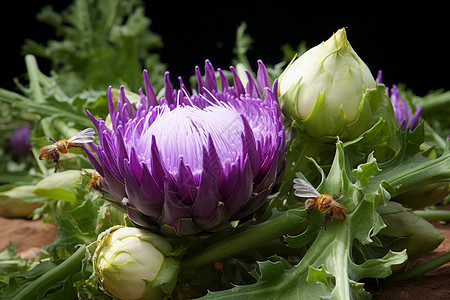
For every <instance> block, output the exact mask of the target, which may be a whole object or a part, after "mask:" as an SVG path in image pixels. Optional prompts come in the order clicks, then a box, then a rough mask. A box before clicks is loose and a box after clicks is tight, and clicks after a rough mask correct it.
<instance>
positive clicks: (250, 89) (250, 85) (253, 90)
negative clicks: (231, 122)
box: [245, 70, 260, 99]
mask: <svg viewBox="0 0 450 300" xmlns="http://www.w3.org/2000/svg"><path fill="white" fill-rule="evenodd" d="M245 74H246V75H247V79H248V82H247V88H246V91H247V93H248V94H249V95H250V97H252V98H255V99H256V98H260V95H259V92H258V88H257V87H256V83H255V80H254V79H253V76H252V75H251V74H250V72H249V71H247V70H245Z"/></svg>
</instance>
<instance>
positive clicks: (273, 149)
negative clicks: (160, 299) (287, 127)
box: [84, 60, 286, 235]
mask: <svg viewBox="0 0 450 300" xmlns="http://www.w3.org/2000/svg"><path fill="white" fill-rule="evenodd" d="M258 66H259V68H258V71H257V78H256V81H255V80H254V79H253V77H252V76H251V75H250V73H249V72H246V74H247V77H248V78H247V79H248V82H247V85H246V87H244V85H243V84H242V81H241V79H240V78H239V76H238V75H237V72H236V70H235V69H234V68H233V67H230V69H231V73H232V75H233V81H234V86H230V84H229V82H228V80H227V78H226V77H225V75H224V73H223V72H222V71H221V70H220V69H218V74H219V76H220V82H221V88H220V89H219V87H218V86H217V82H216V77H215V72H214V69H213V66H212V64H211V63H210V62H209V61H208V60H207V61H206V63H205V75H204V79H203V78H202V75H201V73H200V69H199V68H198V67H196V69H195V73H196V75H197V79H198V91H195V90H194V91H193V92H192V94H190V93H189V92H188V90H187V88H186V86H185V85H184V83H183V81H182V79H181V78H179V82H180V90H175V89H173V88H172V85H171V83H170V78H169V73H168V72H167V73H166V74H165V90H164V91H165V92H164V97H162V98H161V99H160V101H158V100H157V98H156V96H155V92H154V91H153V88H152V86H151V84H150V81H149V78H148V76H147V72H146V71H144V81H145V92H146V95H144V93H143V91H142V89H141V90H140V96H141V100H140V103H139V104H138V106H137V109H135V107H134V106H133V105H132V104H131V103H130V101H129V100H128V99H127V96H126V94H125V90H124V88H123V87H122V88H121V93H120V100H119V101H118V102H117V110H116V109H115V107H114V103H113V100H112V96H111V88H110V90H109V96H108V101H109V112H110V116H111V123H112V130H110V129H108V128H107V127H106V126H105V121H104V120H103V119H101V118H100V119H98V120H97V119H96V118H94V117H93V116H92V115H91V114H89V112H88V114H89V115H90V117H91V119H92V121H93V123H94V124H95V126H96V128H97V130H98V133H99V140H100V145H99V146H97V145H95V144H92V143H91V144H90V147H91V149H92V151H91V150H89V149H88V148H87V147H84V149H85V152H86V153H87V155H88V157H89V159H90V160H91V162H92V164H93V166H94V167H95V169H96V170H97V171H98V172H99V174H100V175H101V176H102V177H103V183H104V186H105V190H107V191H108V192H109V193H110V194H111V200H112V201H114V202H116V203H118V204H120V205H123V206H125V207H126V209H127V213H128V215H129V217H130V219H131V220H132V221H133V222H134V223H135V224H138V225H139V226H143V227H146V228H149V229H152V230H153V229H157V230H161V231H162V232H163V233H165V234H170V233H172V234H182V235H187V234H194V233H198V232H213V231H220V230H224V229H227V228H230V227H232V226H233V225H235V222H233V221H236V220H243V219H245V220H248V218H250V217H251V216H252V214H253V213H254V212H255V211H256V210H257V209H258V208H259V207H261V206H262V205H263V203H264V201H265V199H266V198H267V196H268V195H269V193H270V191H271V188H272V187H273V185H274V183H275V182H276V179H277V178H278V177H279V175H280V174H281V172H282V170H283V167H284V165H285V155H286V139H285V132H284V125H283V119H282V116H281V112H280V107H279V105H278V99H277V95H276V91H277V81H275V82H274V85H273V87H271V86H270V81H269V77H268V73H267V70H266V68H265V66H264V64H263V63H262V62H261V61H259V62H258ZM274 91H275V92H274Z"/></svg>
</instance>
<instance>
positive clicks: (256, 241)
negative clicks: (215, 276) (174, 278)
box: [180, 209, 306, 269]
mask: <svg viewBox="0 0 450 300" xmlns="http://www.w3.org/2000/svg"><path fill="white" fill-rule="evenodd" d="M305 216H306V213H305V211H304V210H295V209H291V210H289V211H285V212H282V213H281V214H280V215H279V216H277V217H274V218H273V219H270V220H268V221H266V222H264V223H261V224H259V225H256V226H254V227H250V228H249V229H248V230H247V231H244V232H242V233H240V234H237V235H234V236H232V237H230V238H228V239H226V240H223V241H221V242H219V243H217V244H215V245H212V246H211V247H209V248H207V249H206V250H205V251H203V252H201V253H199V254H198V255H195V256H191V257H187V258H184V259H183V260H182V261H181V263H180V264H181V268H182V269H190V268H195V267H199V266H201V265H204V264H207V263H211V262H215V261H219V260H222V259H224V258H227V257H230V256H232V255H235V254H237V253H240V252H243V251H245V250H248V249H252V248H254V247H256V246H258V245H261V244H263V243H267V242H270V241H272V240H274V239H277V238H281V237H282V236H283V235H285V234H299V233H300V232H302V231H304V230H305V228H306V225H305V224H300V221H301V220H303V219H304V218H305Z"/></svg>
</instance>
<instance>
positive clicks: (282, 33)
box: [0, 0, 450, 95]
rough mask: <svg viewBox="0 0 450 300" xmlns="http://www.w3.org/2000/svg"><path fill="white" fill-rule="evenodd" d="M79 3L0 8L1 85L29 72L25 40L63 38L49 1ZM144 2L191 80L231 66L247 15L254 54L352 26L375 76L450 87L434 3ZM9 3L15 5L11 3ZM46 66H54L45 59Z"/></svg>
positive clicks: (176, 64) (276, 52) (417, 88)
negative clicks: (202, 70)
mask: <svg viewBox="0 0 450 300" xmlns="http://www.w3.org/2000/svg"><path fill="white" fill-rule="evenodd" d="M71 2H72V1H33V2H26V4H25V2H24V1H15V2H13V3H11V2H9V1H8V2H3V3H2V8H1V18H0V26H1V27H0V28H1V29H0V30H1V36H2V39H1V40H2V42H1V53H2V56H1V57H2V59H1V60H2V63H1V72H0V74H1V79H0V80H1V81H0V87H2V88H7V89H14V82H13V80H12V78H13V77H18V76H20V75H21V74H23V73H25V63H24V60H23V56H22V54H21V46H22V44H23V41H24V40H25V38H31V39H34V40H37V41H40V42H45V41H47V40H48V39H51V38H56V36H55V34H54V31H53V29H52V28H51V27H50V26H48V25H46V24H43V23H40V22H39V21H37V20H36V19H35V16H36V14H37V13H38V12H39V11H40V9H41V8H42V7H43V6H44V5H46V4H52V5H53V6H54V7H55V9H56V10H58V11H61V10H62V9H63V8H65V7H66V6H67V5H68V4H70V3H71ZM311 2H312V1H307V2H306V1H271V2H268V1H244V0H242V1H217V2H215V1H195V2H194V1H193V2H192V3H189V1H183V2H179V3H178V2H174V1H145V3H146V11H147V15H148V16H149V17H150V18H151V19H152V25H151V29H152V31H154V32H156V33H158V34H160V35H161V36H162V39H163V42H164V48H163V49H162V50H161V51H160V54H161V60H162V61H163V62H165V63H167V64H168V68H169V70H170V72H171V77H173V78H176V77H175V76H178V75H181V76H183V77H184V78H187V77H188V76H189V75H191V74H193V71H194V66H195V65H203V64H204V60H205V59H206V58H209V59H210V60H211V61H212V63H213V65H214V67H215V68H218V67H220V68H228V66H229V65H230V62H231V59H232V58H233V57H234V54H233V53H232V49H233V47H234V43H235V34H236V28H237V27H238V26H239V24H240V23H241V21H245V22H246V23H247V25H248V27H247V33H249V34H250V35H251V36H252V38H253V39H254V44H253V49H252V50H251V52H249V53H248V55H249V59H250V61H251V62H252V63H253V64H254V65H256V60H257V59H262V60H263V61H264V62H265V63H266V64H276V63H278V62H279V61H280V60H281V58H282V52H281V50H280V46H281V45H282V44H284V43H289V44H291V45H292V46H294V47H296V46H297V45H298V44H299V43H300V42H301V41H302V40H306V41H307V45H308V46H309V47H312V46H315V45H316V44H318V43H320V42H322V41H323V40H326V39H328V38H329V37H330V36H331V34H332V33H333V32H335V31H336V30H337V29H339V28H341V27H347V35H348V39H349V40H350V43H351V44H352V46H353V48H354V49H355V51H356V52H357V53H358V54H359V56H360V57H361V58H362V59H363V60H364V61H365V62H366V63H367V64H368V65H369V67H370V69H371V70H372V73H373V74H374V76H376V71H377V70H378V69H382V70H383V71H384V76H383V77H384V82H385V83H386V84H387V85H391V84H395V83H399V82H402V83H406V84H407V86H408V87H409V88H411V89H412V90H413V91H414V92H416V93H417V94H419V95H424V94H426V93H427V92H428V91H430V90H433V89H439V88H444V89H447V90H450V80H449V76H448V70H449V69H450V59H449V53H450V51H449V50H450V47H449V46H450V33H449V30H450V20H449V17H448V10H447V9H446V8H444V6H443V5H444V4H445V2H442V4H441V5H442V6H440V5H436V4H433V3H431V1H428V2H424V1H421V2H414V1H396V2H394V1H392V2H391V3H389V2H386V3H384V2H380V1H372V2H370V3H367V2H365V3H364V4H361V3H359V4H352V3H351V2H344V1H342V2H341V1H334V2H326V1H316V2H314V3H311ZM5 3H8V4H5ZM39 65H40V67H41V68H42V69H43V70H44V71H47V70H48V68H49V66H48V63H46V62H45V61H44V60H43V59H40V60H39Z"/></svg>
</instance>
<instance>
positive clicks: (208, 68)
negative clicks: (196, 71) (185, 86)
mask: <svg viewBox="0 0 450 300" xmlns="http://www.w3.org/2000/svg"><path fill="white" fill-rule="evenodd" d="M205 88H206V89H207V90H208V91H210V92H212V91H217V82H216V76H215V75H214V68H213V66H212V64H211V62H210V61H209V60H206V61H205ZM198 92H199V93H203V92H204V91H202V90H199V91H198Z"/></svg>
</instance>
